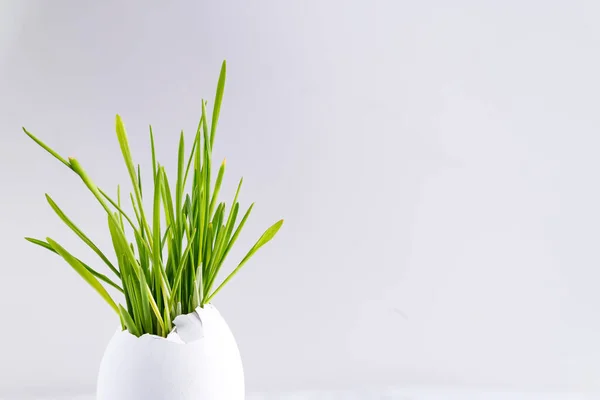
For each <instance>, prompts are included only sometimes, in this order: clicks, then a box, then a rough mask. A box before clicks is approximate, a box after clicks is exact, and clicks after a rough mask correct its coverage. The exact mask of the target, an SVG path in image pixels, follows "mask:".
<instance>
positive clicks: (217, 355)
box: [97, 305, 244, 400]
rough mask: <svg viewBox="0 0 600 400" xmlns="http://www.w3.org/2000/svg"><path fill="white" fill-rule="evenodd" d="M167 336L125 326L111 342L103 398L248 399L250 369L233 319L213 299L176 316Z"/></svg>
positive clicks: (102, 366)
mask: <svg viewBox="0 0 600 400" xmlns="http://www.w3.org/2000/svg"><path fill="white" fill-rule="evenodd" d="M174 325H175V328H174V330H173V332H171V333H170V334H169V336H168V337H167V338H161V337H158V336H154V335H143V336H141V337H139V338H138V337H135V336H133V335H132V334H130V333H129V332H127V331H121V330H120V329H119V331H118V332H117V333H116V334H115V335H114V336H113V338H112V339H111V341H110V342H109V344H108V347H107V348H106V351H105V353H104V357H103V359H102V363H101V364H100V372H99V375H98V389H97V399H98V400H243V399H244V372H243V369H242V360H241V358H240V353H239V350H238V347H237V344H236V342H235V339H234V337H233V334H232V333H231V331H230V330H229V327H228V326H227V323H226V322H225V320H224V319H223V317H221V314H220V313H219V312H218V311H217V309H216V308H215V307H213V306H212V305H205V306H204V308H197V309H196V310H195V311H194V312H193V313H191V314H187V315H181V316H178V317H177V318H175V320H174Z"/></svg>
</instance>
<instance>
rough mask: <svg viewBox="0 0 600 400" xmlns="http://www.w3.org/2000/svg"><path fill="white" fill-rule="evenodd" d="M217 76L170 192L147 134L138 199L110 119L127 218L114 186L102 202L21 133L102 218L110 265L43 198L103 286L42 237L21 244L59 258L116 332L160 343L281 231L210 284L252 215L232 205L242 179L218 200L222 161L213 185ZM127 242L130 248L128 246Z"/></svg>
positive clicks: (120, 127) (78, 169)
mask: <svg viewBox="0 0 600 400" xmlns="http://www.w3.org/2000/svg"><path fill="white" fill-rule="evenodd" d="M226 69H227V68H226V62H225V61H223V64H222V67H221V73H220V75H219V81H218V84H217V91H216V95H215V100H214V104H213V110H212V115H211V116H209V114H208V112H207V110H206V106H207V103H206V102H205V101H204V100H202V114H201V117H200V122H199V124H198V128H197V130H196V134H195V137H194V141H193V144H192V146H191V150H190V151H189V152H188V153H186V149H185V139H184V134H183V132H181V135H180V136H179V145H178V151H177V174H176V179H175V181H174V184H173V185H172V184H171V183H170V182H169V178H168V176H167V173H166V172H165V168H164V167H163V166H162V165H160V163H159V161H158V160H157V156H156V149H155V145H154V133H153V132H152V128H151V127H150V144H151V149H152V177H153V187H152V188H151V190H149V188H147V187H145V188H144V189H145V192H144V191H143V190H142V179H141V176H142V171H141V168H140V166H139V164H137V165H136V164H135V163H134V161H133V156H132V152H131V148H130V146H129V141H128V138H127V132H126V129H125V125H124V123H123V121H122V119H121V117H120V116H119V115H117V116H116V133H117V139H118V142H119V147H120V149H121V154H122V156H123V160H124V162H125V166H126V168H127V174H128V176H129V179H130V181H131V185H132V188H133V191H132V193H130V195H129V199H125V201H127V200H129V201H130V202H131V209H132V210H133V215H132V214H129V213H128V212H126V211H125V208H126V207H125V206H124V204H123V203H122V198H121V189H120V186H119V187H117V196H116V199H113V198H111V197H110V196H109V195H108V194H107V192H106V191H104V190H102V189H101V188H99V187H98V186H96V184H95V183H94V181H93V180H92V179H91V178H90V176H88V174H87V173H86V171H85V169H84V167H83V166H82V165H81V164H80V163H79V161H78V160H77V159H75V158H64V157H62V156H60V155H59V154H58V153H57V152H56V151H54V150H52V148H50V147H49V146H48V145H46V144H45V143H44V142H42V141H41V140H40V139H38V138H37V137H36V136H34V135H33V134H32V133H30V132H29V131H27V130H26V129H25V128H23V131H24V132H25V134H27V136H29V137H30V138H31V139H32V140H33V141H35V142H36V143H37V144H38V145H39V146H40V147H42V148H43V149H44V150H46V151H47V152H48V153H50V154H51V155H52V156H53V157H54V158H56V159H57V160H58V161H60V162H61V163H63V164H64V165H65V166H67V167H68V168H69V169H70V170H71V171H73V172H74V173H75V174H76V175H77V176H78V177H79V178H80V179H81V181H82V182H83V184H84V185H85V186H86V187H87V189H88V190H89V191H90V192H91V194H92V195H93V196H94V198H95V199H96V201H97V202H98V203H99V205H100V206H101V207H102V209H103V210H104V212H105V213H106V219H107V224H108V231H109V234H110V238H111V240H112V245H113V250H114V254H115V259H114V260H113V261H111V260H110V259H109V257H108V256H107V255H106V253H105V252H103V251H102V250H100V248H99V247H98V246H96V245H95V244H94V242H92V240H91V239H90V238H89V237H88V236H87V235H86V234H85V233H84V232H83V231H82V230H81V229H80V228H79V227H78V226H77V225H76V224H75V222H73V220H71V219H70V218H69V217H68V216H67V214H66V213H65V212H64V211H63V210H62V209H61V208H60V207H59V206H58V204H57V203H56V202H55V201H54V200H53V199H52V197H50V196H49V195H46V200H47V201H48V204H49V205H50V207H51V208H52V210H53V211H54V212H55V213H56V215H57V216H58V217H59V218H60V219H61V220H62V221H63V222H64V224H65V225H66V226H67V227H69V229H70V230H71V231H73V233H74V234H75V235H76V236H77V237H79V239H81V241H83V242H84V243H85V244H86V245H87V246H88V247H89V248H90V249H91V250H92V251H93V252H94V253H95V254H96V255H97V256H98V258H99V260H100V261H101V264H103V265H104V267H106V269H107V273H109V274H110V275H111V277H109V276H107V275H105V274H102V273H100V272H99V271H97V270H96V269H94V268H92V267H90V266H89V265H88V264H86V263H84V262H83V261H82V260H80V259H79V258H77V257H75V256H74V255H72V254H71V253H70V252H69V251H67V250H66V249H65V248H64V247H62V246H61V245H60V244H58V243H57V242H56V241H55V240H53V239H51V238H46V239H45V240H42V239H36V238H30V237H27V238H26V239H27V240H28V241H29V242H31V243H33V244H36V245H38V246H40V247H43V248H45V249H47V250H49V251H51V252H52V253H55V254H56V255H58V256H60V257H62V258H63V259H64V260H65V261H66V262H67V264H69V265H70V266H71V267H72V268H73V269H74V270H75V272H77V273H78V274H79V275H80V276H81V277H82V278H83V279H84V280H85V281H86V282H87V283H88V284H89V285H90V286H91V287H92V288H93V289H94V290H95V291H96V292H97V293H98V294H99V295H100V296H101V297H102V299H104V301H106V303H107V304H108V305H109V306H110V307H111V308H112V309H113V310H114V311H115V313H117V315H118V316H119V319H120V321H121V325H122V327H123V329H127V330H128V331H129V332H130V333H131V334H133V335H136V336H140V335H143V334H153V335H158V336H162V337H166V336H167V335H168V333H169V332H170V331H171V329H172V326H173V319H174V318H175V317H176V316H178V315H181V314H187V313H190V312H192V311H193V310H194V309H195V308H197V307H199V306H200V307H202V306H204V305H205V304H208V303H210V302H211V301H212V300H213V298H214V297H215V295H216V294H217V293H219V291H220V290H221V289H222V288H223V287H224V286H225V285H226V284H227V283H228V282H229V281H230V280H231V279H232V278H233V277H234V276H235V275H236V274H237V273H238V272H239V270H240V269H241V268H242V267H243V266H244V265H245V264H246V263H247V262H248V260H249V259H250V258H251V257H252V256H253V255H254V254H255V253H256V252H257V251H258V250H259V249H260V248H261V247H262V246H264V245H265V244H267V243H268V242H269V241H271V239H273V237H274V236H275V235H276V234H277V232H278V231H279V229H280V228H281V226H282V224H283V220H280V221H277V222H276V223H275V224H273V225H272V226H271V227H269V228H268V229H267V230H266V231H265V232H264V233H263V235H262V236H261V237H260V238H259V239H258V241H257V242H256V244H254V246H252V248H251V249H250V250H249V251H248V253H247V254H246V256H245V257H244V258H243V259H242V260H241V261H240V262H239V264H238V265H237V267H235V268H234V269H233V271H232V272H231V273H230V274H229V275H227V276H226V277H225V278H224V279H223V280H222V281H221V282H220V283H218V277H219V273H220V272H221V267H222V266H223V263H224V262H225V260H226V258H227V255H228V254H229V252H230V251H231V248H232V247H233V246H234V244H235V242H236V240H237V238H238V236H239V235H240V232H241V230H242V228H243V227H244V225H245V223H246V221H247V219H248V217H249V216H250V213H251V211H252V208H253V206H254V204H252V205H250V207H248V209H247V210H245V211H242V210H241V209H240V208H241V206H240V204H239V202H238V196H239V193H240V190H241V187H242V182H243V180H242V179H240V181H239V184H238V186H237V190H236V192H235V197H234V198H233V201H232V203H231V204H229V206H228V205H227V204H226V203H225V202H220V201H219V197H218V196H219V191H220V189H221V184H222V182H223V178H224V175H225V168H226V164H225V161H223V162H222V163H221V164H220V166H219V169H218V170H217V171H216V177H214V184H213V183H212V182H213V172H214V171H213V168H212V148H213V143H214V139H215V134H216V128H217V124H218V121H219V114H220V111H221V102H222V99H223V91H224V88H225V80H226ZM188 178H190V181H189V182H188ZM144 195H146V196H152V203H151V204H152V209H149V210H145V209H144V206H143V202H144ZM240 215H242V216H241V218H239V217H240ZM128 236H129V237H132V238H133V239H132V240H130V239H128ZM217 283H218V285H217ZM106 285H108V286H110V287H111V288H113V289H114V290H116V291H117V292H118V294H119V295H122V297H123V304H121V303H118V302H116V301H115V300H114V299H113V298H112V297H111V295H110V294H109V292H108V291H107V290H106Z"/></svg>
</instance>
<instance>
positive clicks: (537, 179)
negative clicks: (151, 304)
mask: <svg viewBox="0 0 600 400" xmlns="http://www.w3.org/2000/svg"><path fill="white" fill-rule="evenodd" d="M450 3H452V4H450ZM599 19H600V4H598V2H595V1H592V0H590V1H541V0H540V1H516V0H515V1H502V2H500V1H497V2H494V1H484V2H478V1H466V0H465V1H453V2H448V1H442V0H439V1H420V2H410V1H360V2H359V1H252V2H244V1H237V2H234V1H212V2H208V1H195V2H192V1H189V2H178V3H177V4H176V5H156V4H154V3H153V2H143V3H142V2H139V3H137V4H136V3H135V2H94V1H53V2H49V1H41V0H40V1H17V0H10V1H7V0H3V1H1V2H0V32H1V36H0V110H1V111H0V139H1V141H0V160H1V161H0V162H1V164H0V165H1V168H0V199H1V200H0V201H1V204H2V207H1V208H0V222H1V226H2V229H0V243H1V244H0V246H1V250H2V251H1V254H2V262H1V264H0V265H1V267H0V304H2V313H1V314H0V321H1V322H0V327H1V329H0V394H1V393H4V394H11V393H12V394H14V393H21V392H24V391H27V392H31V393H34V392H40V393H42V392H43V393H47V392H49V391H54V392H56V393H59V392H61V391H62V392H84V391H89V390H91V389H93V387H94V384H95V374H96V371H97V366H98V363H99V360H100V357H101V355H102V352H103V347H104V345H105V344H106V342H107V341H108V339H109V338H110V336H111V334H112V333H113V331H114V329H115V327H116V324H117V319H116V318H115V316H114V315H113V314H112V312H111V310H110V309H109V308H108V307H107V306H106V305H105V304H103V302H102V301H101V300H100V299H99V298H98V296H97V295H96V294H95V293H93V292H92V291H91V290H90V289H89V288H88V287H87V286H86V284H85V283H84V282H82V281H81V279H80V278H79V277H78V276H76V274H75V273H74V272H73V271H72V270H70V269H69V267H68V266H67V265H65V264H64V263H63V262H61V261H60V260H59V259H58V258H57V257H54V256H52V255H51V254H49V253H46V252H45V251H43V250H42V249H38V248H34V247H33V246H32V245H29V244H27V243H26V242H25V241H24V240H23V239H22V237H23V236H25V235H33V236H41V237H44V236H46V235H50V236H52V237H54V238H55V239H57V240H59V242H61V243H63V244H64V245H65V246H67V247H68V248H70V249H72V250H73V251H74V252H76V253H77V254H78V255H80V256H82V257H84V258H86V259H87V260H93V258H92V256H91V255H90V254H89V252H88V251H87V250H86V249H84V247H83V246H82V245H81V244H80V243H79V242H78V241H77V239H76V238H74V236H73V235H72V234H70V232H68V231H67V229H66V228H64V227H63V226H62V225H61V223H60V222H59V221H58V219H57V218H56V216H55V215H54V214H53V213H52V211H51V210H50V208H49V207H48V206H47V205H46V203H45V200H44V196H43V194H44V193H45V192H49V193H51V194H52V195H53V196H54V198H55V199H56V201H57V202H58V203H59V204H60V205H61V206H62V207H63V208H64V209H65V210H68V212H69V214H70V216H71V217H72V218H73V219H74V220H75V221H77V222H78V223H79V224H80V225H81V226H82V227H83V228H85V230H86V231H87V232H88V233H89V235H90V236H91V237H92V238H93V239H95V240H97V241H98V242H100V243H101V244H102V245H103V247H105V248H108V249H110V244H109V239H108V237H107V234H106V227H105V225H106V223H105V218H104V215H103V213H102V211H101V209H99V207H98V206H96V204H95V203H94V201H93V199H92V197H91V196H90V195H89V194H88V192H86V190H85V189H84V188H83V185H82V184H81V183H80V182H79V181H78V180H77V179H76V178H75V176H74V175H72V174H71V173H70V172H69V171H68V170H66V169H65V168H64V166H62V165H60V164H59V163H58V162H56V161H55V160H53V159H51V157H50V156H48V155H47V154H45V153H43V151H42V150H41V149H39V148H37V147H36V145H35V144H34V143H32V142H31V141H30V140H28V139H27V138H26V137H25V136H24V135H23V134H22V133H20V126H21V125H25V126H26V127H28V128H29V129H30V130H31V131H33V132H34V133H36V134H38V135H39V136H40V137H42V138H43V139H45V140H46V141H47V142H48V143H50V144H51V145H52V146H54V147H55V148H56V149H57V150H58V151H59V152H61V153H62V154H64V155H72V156H76V157H77V158H78V159H79V160H80V161H81V162H82V163H83V165H84V166H86V167H87V169H88V170H89V172H90V173H91V175H92V176H93V177H94V179H95V180H96V181H97V182H98V183H99V184H100V185H101V186H104V187H108V188H115V187H116V184H117V183H119V182H125V181H126V175H125V169H124V167H123V164H122V162H121V160H120V158H119V153H118V145H117V142H116V138H115V135H114V129H113V125H114V115H115V113H117V112H118V113H120V114H121V115H122V116H123V118H124V120H125V122H126V125H127V127H128V130H129V134H130V137H131V142H132V146H133V151H134V156H137V159H139V160H140V161H141V162H142V163H143V164H144V165H145V166H146V167H147V166H148V163H149V157H148V155H149V153H148V150H149V146H148V141H147V124H148V123H152V124H153V126H154V128H155V133H156V136H157V141H158V145H159V154H160V157H161V159H162V160H163V162H164V163H165V164H166V165H167V168H168V169H169V170H170V171H171V172H172V171H173V165H174V161H175V151H176V140H177V139H176V137H177V134H178V132H179V130H180V129H185V130H186V131H187V132H188V133H190V132H191V131H192V130H193V129H194V128H195V124H196V121H197V117H198V116H199V106H200V99H201V97H202V96H204V97H208V98H209V99H212V97H213V93H214V88H215V85H216V80H217V76H218V70H219V66H220V62H221V60H222V59H224V58H226V59H227V60H228V63H229V76H228V78H229V79H228V84H227V88H226V93H225V100H224V104H223V109H222V114H221V117H222V119H221V123H220V125H219V127H220V129H219V135H218V139H217V148H216V158H222V157H224V156H226V157H227V160H228V164H227V165H228V170H227V173H226V180H225V181H226V183H225V189H224V192H223V194H224V195H225V196H226V197H225V198H226V199H229V197H230V195H231V193H232V191H233V189H234V186H235V184H236V181H237V179H238V177H239V176H241V175H243V176H244V177H245V188H244V191H243V198H242V200H243V201H244V202H245V203H246V204H249V203H250V202H251V201H256V202H257V206H256V208H255V212H254V214H253V216H252V218H251V220H250V222H249V224H248V228H247V231H246V232H245V234H244V235H243V238H242V240H241V241H240V245H239V247H238V252H236V253H234V254H232V256H231V258H230V262H231V263H233V262H234V261H235V260H236V259H238V258H239V257H240V256H241V255H242V252H243V251H244V250H246V248H247V246H249V245H251V242H252V241H253V240H254V239H255V237H256V236H257V235H259V234H260V232H261V231H262V229H264V228H265V227H266V226H268V225H269V224H270V223H272V222H273V221H275V220H276V219H277V218H280V217H285V219H286V224H285V225H284V228H283V230H282V231H281V233H280V236H279V237H278V238H277V239H276V240H275V241H274V242H273V243H272V244H271V245H269V246H268V247H267V248H265V249H264V250H263V251H262V252H261V253H260V254H259V255H258V256H257V257H256V258H255V259H254V260H253V261H252V262H251V263H249V264H248V265H247V266H246V267H245V269H244V270H243V272H242V273H240V274H239V276H238V277H236V279H235V280H234V281H232V283H231V284H230V286H229V287H228V288H227V290H225V291H224V292H222V294H220V295H219V297H218V299H217V300H216V302H215V303H216V304H217V306H218V307H219V308H220V309H221V311H222V313H223V314H224V316H225V317H226V318H227V320H228V321H229V323H230V325H231V328H232V330H233V331H234V333H235V335H236V337H237V339H238V341H239V345H240V348H241V351H242V353H243V357H244V361H245V367H246V371H247V382H248V386H249V389H251V390H260V391H263V390H292V389H319V388H351V387H353V386H358V387H366V386H373V387H374V386H385V385H392V384H427V385H468V386H474V387H478V386H481V387H486V388H489V389H495V388H500V389H513V390H546V391H558V390H561V391H562V390H573V391H595V390H600V365H599V362H600V346H599V345H598V338H599V337H600V313H599V312H598V304H599V301H600V291H598V284H599V281H600V268H599V265H600V252H599V251H598V243H600V190H599V188H600V179H599V171H600V158H599V157H598V153H599V151H600V136H599V134H598V132H599V131H600V113H599V112H598V110H599V109H600V95H599V93H600V75H599V74H600V73H599V71H600V56H599V52H600V50H599V49H600V46H599V45H600V25H598V20H599ZM188 137H191V136H188ZM97 265H99V264H97Z"/></svg>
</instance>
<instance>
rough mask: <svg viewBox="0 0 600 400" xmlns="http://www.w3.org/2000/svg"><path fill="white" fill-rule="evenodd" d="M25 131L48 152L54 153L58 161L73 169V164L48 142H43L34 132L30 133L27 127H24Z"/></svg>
mask: <svg viewBox="0 0 600 400" xmlns="http://www.w3.org/2000/svg"><path fill="white" fill-rule="evenodd" d="M22 129H23V132H25V134H26V135H27V136H29V137H30V138H31V139H32V140H33V141H34V142H36V143H37V144H38V145H39V146H40V147H41V148H42V149H44V150H46V151H47V152H48V153H50V154H52V156H53V157H54V158H56V159H57V160H58V161H60V162H61V163H63V164H65V165H66V166H67V167H69V169H73V168H72V167H71V164H70V163H69V162H68V161H67V160H65V159H64V158H63V157H61V156H60V154H58V153H57V152H56V151H54V150H52V149H51V148H50V146H48V145H47V144H46V143H44V142H42V141H41V140H40V139H38V138H37V137H35V136H34V135H33V134H32V133H30V132H29V131H28V130H27V129H25V128H24V127H23V128H22Z"/></svg>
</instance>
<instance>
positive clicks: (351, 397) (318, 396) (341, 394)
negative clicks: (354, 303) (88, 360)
mask: <svg viewBox="0 0 600 400" xmlns="http://www.w3.org/2000/svg"><path fill="white" fill-rule="evenodd" d="M9 399H10V400H26V399H27V400H94V396H93V395H82V396H68V397H64V396H62V397H61V396H48V397H13V396H11V397H10V398H9V397H3V398H0V400H9ZM504 399H506V400H596V399H597V400H600V393H597V394H584V393H552V392H548V393H517V392H498V391H495V392H494V391H477V390H458V389H422V388H414V389H411V388H409V389H388V390H354V391H334V392H320V391H312V392H311V391H306V392H294V393H269V394H248V395H247V396H246V400H504Z"/></svg>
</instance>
